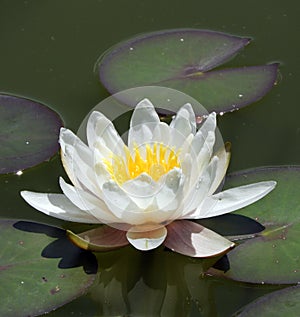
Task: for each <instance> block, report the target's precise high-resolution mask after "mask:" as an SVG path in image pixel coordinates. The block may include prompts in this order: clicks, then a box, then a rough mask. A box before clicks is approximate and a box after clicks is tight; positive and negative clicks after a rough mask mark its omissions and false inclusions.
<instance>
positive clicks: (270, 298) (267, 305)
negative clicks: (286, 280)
mask: <svg viewBox="0 0 300 317" xmlns="http://www.w3.org/2000/svg"><path fill="white" fill-rule="evenodd" d="M299 311H300V287H299V286H293V287H288V288H285V289H282V290H279V291H276V292H272V293H270V294H268V295H265V296H262V297H260V298H258V299H257V300H255V301H254V302H252V303H250V304H249V305H247V306H246V307H244V309H243V310H242V312H241V313H239V314H237V316H239V317H256V316H264V317H269V316H270V317H281V316H288V317H293V316H295V317H297V316H299Z"/></svg>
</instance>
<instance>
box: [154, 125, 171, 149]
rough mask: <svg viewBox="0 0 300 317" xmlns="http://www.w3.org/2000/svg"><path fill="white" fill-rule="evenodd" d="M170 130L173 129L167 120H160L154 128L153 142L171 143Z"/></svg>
mask: <svg viewBox="0 0 300 317" xmlns="http://www.w3.org/2000/svg"><path fill="white" fill-rule="evenodd" d="M170 132H171V129H170V127H169V125H168V124H166V123H165V122H160V123H159V124H157V125H156V126H155V128H154V130H153V136H152V141H153V142H161V143H163V144H165V145H168V144H169V143H170V137H171V136H170Z"/></svg>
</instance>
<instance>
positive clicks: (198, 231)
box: [21, 99, 276, 257]
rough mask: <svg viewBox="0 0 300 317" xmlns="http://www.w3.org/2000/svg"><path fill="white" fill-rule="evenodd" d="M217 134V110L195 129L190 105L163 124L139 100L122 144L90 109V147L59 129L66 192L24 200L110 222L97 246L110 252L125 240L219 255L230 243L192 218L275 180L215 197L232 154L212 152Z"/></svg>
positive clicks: (256, 194)
mask: <svg viewBox="0 0 300 317" xmlns="http://www.w3.org/2000/svg"><path fill="white" fill-rule="evenodd" d="M215 130H216V114H215V113H211V114H210V115H209V116H208V117H207V118H206V120H205V121H204V123H203V124H202V125H201V127H200V129H199V130H198V131H196V121H195V114H194V112H193V109H192V107H191V105H190V104H185V105H184V106H183V107H182V108H181V109H180V110H179V111H178V113H177V115H176V116H175V118H174V119H173V120H172V122H171V124H170V125H167V124H166V123H163V122H160V120H159V117H158V115H157V113H156V112H155V109H154V107H153V105H152V104H151V102H150V101H149V100H147V99H144V100H142V101H141V102H140V103H139V104H138V105H137V106H136V108H135V110H134V112H133V115H132V118H131V122H130V130H129V133H128V145H125V144H124V142H123V140H122V139H121V137H120V136H119V134H118V133H117V131H116V130H115V128H114V126H113V124H112V123H111V121H110V120H109V119H107V118H106V117H105V116H104V115H103V114H102V113H100V112H93V113H92V114H91V116H90V118H89V120H88V124H87V140H88V145H86V144H84V143H83V142H82V141H81V140H80V139H79V138H78V137H77V136H76V135H75V134H73V133H72V132H71V131H70V130H68V129H64V128H62V129H61V132H60V140H59V142H60V145H61V156H62V162H63V166H64V168H65V170H66V172H67V174H68V176H69V178H70V180H71V182H72V183H73V186H72V185H70V184H67V183H66V182H65V181H64V180H63V179H62V178H61V179H60V187H61V189H62V191H63V194H47V193H35V192H29V191H22V192H21V195H22V197H23V198H24V199H25V200H26V201H27V202H28V203H29V204H30V205H31V206H33V207H34V208H36V209H38V210H39V211H42V212H43V213H45V214H47V215H50V216H54V217H56V218H59V219H63V220H68V221H75V222H83V223H101V224H106V225H108V226H107V228H106V229H105V230H104V231H103V232H105V234H103V236H99V237H97V241H98V242H99V244H102V245H106V244H107V245H110V247H112V248H113V247H114V244H115V246H116V247H119V246H120V245H124V244H129V243H130V244H132V245H133V246H134V247H135V248H137V249H139V250H150V249H154V248H156V247H158V246H159V245H161V244H164V245H165V246H166V247H168V248H170V249H172V250H174V251H176V252H179V253H182V254H186V255H189V256H194V257H209V256H214V255H217V254H222V253H224V252H226V251H227V250H229V249H230V248H232V247H233V246H234V244H233V243H232V242H231V241H229V240H227V239H225V238H224V237H222V236H220V235H218V234H217V233H215V232H213V231H211V230H209V229H207V228H204V227H203V226H201V225H200V224H198V223H196V222H193V221H192V220H193V219H201V218H207V217H214V216H218V215H222V214H225V213H228V212H231V211H234V210H237V209H240V208H242V207H244V206H247V205H249V204H251V203H253V202H255V201H257V200H258V199H260V198H262V197H264V196H265V195H266V194H268V193H269V192H270V191H271V190H272V189H273V188H274V187H275V185H276V183H275V182H274V181H265V182H259V183H256V184H250V185H246V186H241V187H237V188H232V189H228V190H225V191H223V192H218V190H219V187H220V184H221V182H222V180H223V179H224V176H225V173H226V170H227V167H228V163H229V159H230V155H229V153H228V152H227V150H226V148H225V147H223V148H221V149H219V150H218V151H217V152H216V153H214V151H213V147H214V144H215ZM116 229H117V230H116Z"/></svg>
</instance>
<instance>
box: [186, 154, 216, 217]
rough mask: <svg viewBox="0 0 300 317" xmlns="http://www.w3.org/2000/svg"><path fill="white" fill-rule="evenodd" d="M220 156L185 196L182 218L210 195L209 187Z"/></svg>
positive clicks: (213, 160)
mask: <svg viewBox="0 0 300 317" xmlns="http://www.w3.org/2000/svg"><path fill="white" fill-rule="evenodd" d="M218 161H219V159H218V157H216V156H215V157H214V158H213V159H212V160H211V162H210V163H209V165H208V166H207V168H206V169H205V171H204V172H203V173H202V174H201V175H200V177H199V178H198V181H197V183H196V185H195V187H194V188H193V189H192V190H191V191H190V193H189V194H188V195H187V196H186V197H185V198H184V202H183V203H184V204H183V215H182V216H181V218H186V214H189V213H190V212H191V211H193V210H195V209H197V207H198V206H199V205H200V204H201V203H202V201H203V200H204V199H205V198H206V197H207V196H208V192H209V189H210V187H211V184H212V182H213V180H214V179H215V175H216V167H217V165H218Z"/></svg>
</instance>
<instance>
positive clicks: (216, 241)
mask: <svg viewBox="0 0 300 317" xmlns="http://www.w3.org/2000/svg"><path fill="white" fill-rule="evenodd" d="M167 229H168V235H167V238H166V240H165V242H164V245H165V246H166V247H167V248H169V249H171V250H172V251H175V252H178V253H181V254H184V255H188V256H192V257H200V258H205V257H211V256H215V255H219V254H223V253H225V252H227V251H229V250H230V249H231V248H233V247H234V243H232V242H231V241H229V240H227V239H225V238H223V237H222V236H220V235H219V234H217V233H215V232H213V231H211V230H209V229H207V228H205V227H203V226H201V225H199V224H197V223H195V222H192V221H188V220H178V221H174V222H172V223H170V224H169V225H168V226H167Z"/></svg>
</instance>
